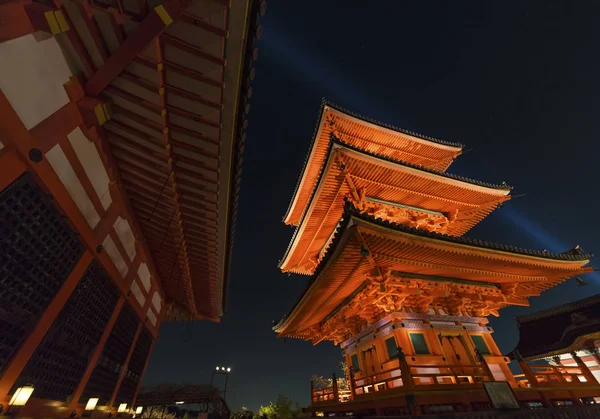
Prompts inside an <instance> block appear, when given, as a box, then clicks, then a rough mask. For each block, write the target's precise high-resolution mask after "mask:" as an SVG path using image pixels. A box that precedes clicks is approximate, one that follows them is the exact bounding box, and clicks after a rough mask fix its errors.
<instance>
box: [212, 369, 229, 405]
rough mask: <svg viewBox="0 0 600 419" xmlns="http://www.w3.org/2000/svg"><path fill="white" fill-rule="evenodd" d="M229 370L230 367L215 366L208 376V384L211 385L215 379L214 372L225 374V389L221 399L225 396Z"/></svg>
mask: <svg viewBox="0 0 600 419" xmlns="http://www.w3.org/2000/svg"><path fill="white" fill-rule="evenodd" d="M230 372H231V367H219V366H218V367H217V369H216V370H215V371H213V373H212V376H211V378H210V386H211V387H212V386H213V381H214V379H215V374H223V375H224V376H225V389H224V390H223V400H225V398H226V396H227V382H228V381H229V373H230Z"/></svg>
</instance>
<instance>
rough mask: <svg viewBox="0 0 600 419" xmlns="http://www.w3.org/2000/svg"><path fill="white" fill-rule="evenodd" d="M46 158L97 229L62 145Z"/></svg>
mask: <svg viewBox="0 0 600 419" xmlns="http://www.w3.org/2000/svg"><path fill="white" fill-rule="evenodd" d="M0 67H2V65H0ZM46 158H47V159H48V162H49V163H50V166H52V169H54V171H55V172H56V174H57V175H58V177H59V178H60V181H61V182H62V184H63V185H64V186H65V188H66V189H67V191H68V192H69V195H70V196H71V198H73V201H75V204H76V205H77V208H79V211H81V213H82V214H83V216H84V217H85V219H86V221H87V222H88V224H89V226H90V227H91V228H94V227H96V224H98V222H99V221H100V216H99V215H98V213H97V212H96V210H95V209H94V205H93V204H92V201H91V200H90V198H89V197H88V195H87V193H86V192H85V189H84V188H83V185H82V184H81V182H80V181H79V179H78V178H77V175H76V174H75V171H74V170H73V167H71V164H70V163H69V160H67V156H65V153H64V152H63V151H62V148H61V147H60V145H58V144H57V145H55V146H54V147H52V149H50V151H48V152H47V153H46ZM113 245H114V243H113Z"/></svg>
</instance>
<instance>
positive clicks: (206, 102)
mask: <svg viewBox="0 0 600 419" xmlns="http://www.w3.org/2000/svg"><path fill="white" fill-rule="evenodd" d="M165 89H166V90H167V93H169V94H174V95H176V96H181V97H182V98H185V99H187V100H191V101H193V102H197V103H200V104H202V105H206V106H208V107H211V108H213V109H218V110H219V111H220V110H221V108H222V106H221V104H220V103H217V102H213V101H211V100H207V99H204V98H203V97H202V96H200V95H197V94H195V93H190V92H188V91H186V90H183V89H180V88H178V87H175V86H172V85H170V84H165Z"/></svg>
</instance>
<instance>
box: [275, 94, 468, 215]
mask: <svg viewBox="0 0 600 419" xmlns="http://www.w3.org/2000/svg"><path fill="white" fill-rule="evenodd" d="M331 134H334V135H335V137H337V138H339V139H341V140H343V141H345V142H346V143H347V144H348V145H351V146H353V147H359V148H363V149H365V150H369V151H370V152H373V153H377V154H379V155H382V156H387V157H390V158H393V159H399V160H402V161H405V162H409V163H413V164H417V165H420V166H423V167H428V168H433V169H436V170H440V171H445V170H446V169H447V168H448V166H449V165H450V164H451V163H452V161H453V160H454V159H455V158H456V157H457V156H459V155H460V154H461V153H462V145H461V144H458V143H450V142H444V141H441V140H437V139H434V138H431V137H427V136H424V135H419V134H415V133H413V132H410V131H406V130H402V129H400V128H397V127H393V126H391V125H387V124H383V123H380V122H377V121H373V120H371V119H368V118H366V117H363V116H361V115H358V114H355V113H352V112H349V111H347V110H344V109H342V108H339V107H337V106H335V105H332V104H331V103H328V102H326V101H323V103H322V106H321V109H320V111H319V117H318V121H317V125H316V127H315V132H314V135H313V139H312V142H311V146H310V148H309V152H308V155H307V156H306V160H305V162H304V167H303V169H302V173H301V175H300V178H299V179H298V183H297V185H296V190H295V191H294V195H293V197H292V200H291V202H290V205H289V207H288V210H287V212H286V215H285V216H284V222H285V223H286V224H292V225H297V224H298V223H299V222H300V219H301V217H302V213H303V211H304V208H305V206H306V204H307V202H308V200H309V198H310V194H311V193H312V191H313V189H314V188H315V187H316V186H315V185H316V184H317V179H318V177H319V172H320V170H321V166H322V165H323V162H324V161H325V159H326V157H327V151H328V149H329V146H330V141H331Z"/></svg>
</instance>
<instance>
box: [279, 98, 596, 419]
mask: <svg viewBox="0 0 600 419" xmlns="http://www.w3.org/2000/svg"><path fill="white" fill-rule="evenodd" d="M462 151H463V146H462V145H461V144H457V143H450V142H445V141H440V140H437V139H434V138H430V137H427V136H423V135H419V134H416V133H413V132H409V131H405V130H402V129H398V128H396V127H392V126H388V125H385V124H381V123H378V122H375V121H372V120H369V119H367V118H364V117H362V116H359V115H356V114H353V113H351V112H348V111H345V110H343V109H340V108H338V107H336V106H334V105H332V104H330V103H327V102H324V103H323V105H322V107H321V110H320V114H319V120H318V123H317V127H316V130H315V134H314V138H313V141H312V144H311V146H310V151H309V153H308V156H307V158H306V161H305V164H304V168H303V170H302V174H301V176H300V179H299V181H298V184H297V186H296V190H295V192H294V195H293V198H292V201H291V203H290V205H289V208H288V210H287V212H286V214H285V216H284V219H283V221H284V222H285V223H286V224H288V225H292V226H295V227H296V230H295V232H294V234H293V237H292V239H291V241H290V244H289V246H288V248H287V251H286V252H285V255H284V256H283V258H282V260H281V261H280V264H279V267H280V269H281V270H282V271H283V272H288V273H294V274H301V275H310V281H309V283H308V285H307V288H306V290H305V291H304V292H303V294H302V295H301V297H300V299H299V300H298V301H297V302H296V304H295V305H294V307H293V308H292V310H291V311H290V312H289V314H287V315H286V316H285V317H284V318H283V319H282V320H280V321H279V322H278V323H277V324H276V325H275V326H274V331H275V332H276V333H277V335H278V336H279V337H292V338H300V339H304V340H309V341H311V342H312V343H313V344H317V343H319V342H322V341H324V340H328V341H332V342H333V343H334V344H336V345H340V346H341V349H342V353H343V355H344V357H345V360H346V362H347V365H348V366H350V368H349V371H348V376H347V379H348V381H349V383H350V390H349V391H347V392H346V393H347V394H342V391H341V390H340V389H339V388H338V385H337V380H335V379H334V380H333V381H332V383H333V384H332V386H331V388H326V389H315V388H313V389H312V393H311V398H312V406H311V407H310V410H311V411H313V412H316V411H322V412H326V413H329V414H331V413H337V414H344V413H349V412H354V413H357V412H363V413H365V414H368V413H370V414H377V415H385V414H399V413H404V414H405V413H409V412H410V413H435V412H442V411H462V410H467V411H468V410H478V409H490V408H491V407H493V406H492V404H493V403H492V401H490V398H489V397H488V396H487V394H486V391H484V387H485V386H484V383H489V382H506V383H508V385H509V386H510V387H513V388H514V389H516V390H523V391H521V392H518V391H517V392H515V394H516V396H515V397H517V398H518V401H517V403H520V404H521V405H522V406H529V405H530V404H531V406H535V405H537V404H539V403H541V405H543V406H547V407H549V406H551V405H553V403H554V404H556V403H555V399H556V398H562V399H561V400H563V399H565V400H566V399H569V400H572V401H573V403H575V404H582V403H585V402H586V401H589V400H591V399H590V398H591V397H596V396H599V395H600V387H598V383H597V382H596V380H595V379H594V377H593V376H592V375H591V374H590V373H589V370H587V369H586V368H584V367H585V365H584V366H583V367H581V368H580V369H579V370H576V371H575V372H574V371H573V370H571V371H570V374H571V375H570V376H569V377H571V378H572V380H575V379H576V378H573V377H579V376H581V377H582V378H584V377H587V378H588V380H587V382H586V384H585V391H584V392H583V393H581V394H575V393H573V392H572V390H570V389H569V390H568V391H567V390H565V391H567V392H566V393H564V394H562V393H560V392H559V393H553V396H547V395H545V394H544V393H543V392H540V391H532V389H535V388H536V387H538V384H539V382H538V381H534V380H535V377H533V376H532V374H531V371H530V370H529V369H528V366H527V365H526V363H525V362H521V364H522V367H523V368H525V369H527V371H525V372H526V375H527V376H528V377H529V378H530V382H528V384H527V385H522V382H521V385H519V384H518V383H517V382H516V379H515V377H514V376H513V374H512V372H511V370H510V369H509V367H508V362H510V360H509V358H508V357H505V356H503V354H502V353H500V351H499V349H498V347H497V345H496V343H495V342H494V339H493V337H492V332H493V330H492V328H491V327H489V325H488V320H487V317H488V316H490V315H493V316H498V315H499V310H501V309H502V308H504V307H507V306H510V305H513V306H527V305H529V303H528V298H529V297H533V296H538V295H540V293H541V292H543V291H545V290H547V289H549V288H551V287H553V286H555V285H557V284H559V283H561V282H563V281H565V280H567V279H569V278H572V277H574V276H577V275H581V274H584V273H586V272H589V271H591V270H592V268H591V266H589V261H590V257H591V255H589V254H586V253H584V252H583V251H581V249H580V248H578V247H576V248H574V249H573V250H571V251H566V252H564V253H551V252H548V251H537V250H529V249H523V248H520V247H514V246H507V245H501V244H495V243H490V242H486V241H481V240H475V239H470V238H466V237H464V234H465V233H467V232H468V231H469V230H470V229H471V228H472V227H473V226H475V225H476V224H477V223H479V222H480V221H481V220H483V219H484V218H485V217H486V216H487V215H488V214H490V213H491V212H492V211H494V210H495V209H497V208H498V207H500V206H501V205H502V204H503V203H504V202H506V201H508V200H509V199H510V192H511V188H510V187H509V186H508V185H506V184H505V183H501V184H491V183H487V182H482V181H479V180H474V179H468V178H465V177H461V176H457V175H453V174H450V173H448V172H447V171H446V170H447V169H448V167H449V166H450V165H451V164H452V162H453V161H454V159H456V158H457V157H458V156H460V154H461V153H462ZM532 377H533V378H532ZM563 382H564V383H566V382H567V381H564V380H563ZM580 382H583V381H577V383H578V384H579V383H580ZM592 386H595V387H592ZM578 388H583V387H578ZM556 391H559V390H558V389H556ZM569 391H571V392H570V393H569ZM574 394H575V395H574ZM399 396H404V397H399ZM436 409H437V410H436Z"/></svg>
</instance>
